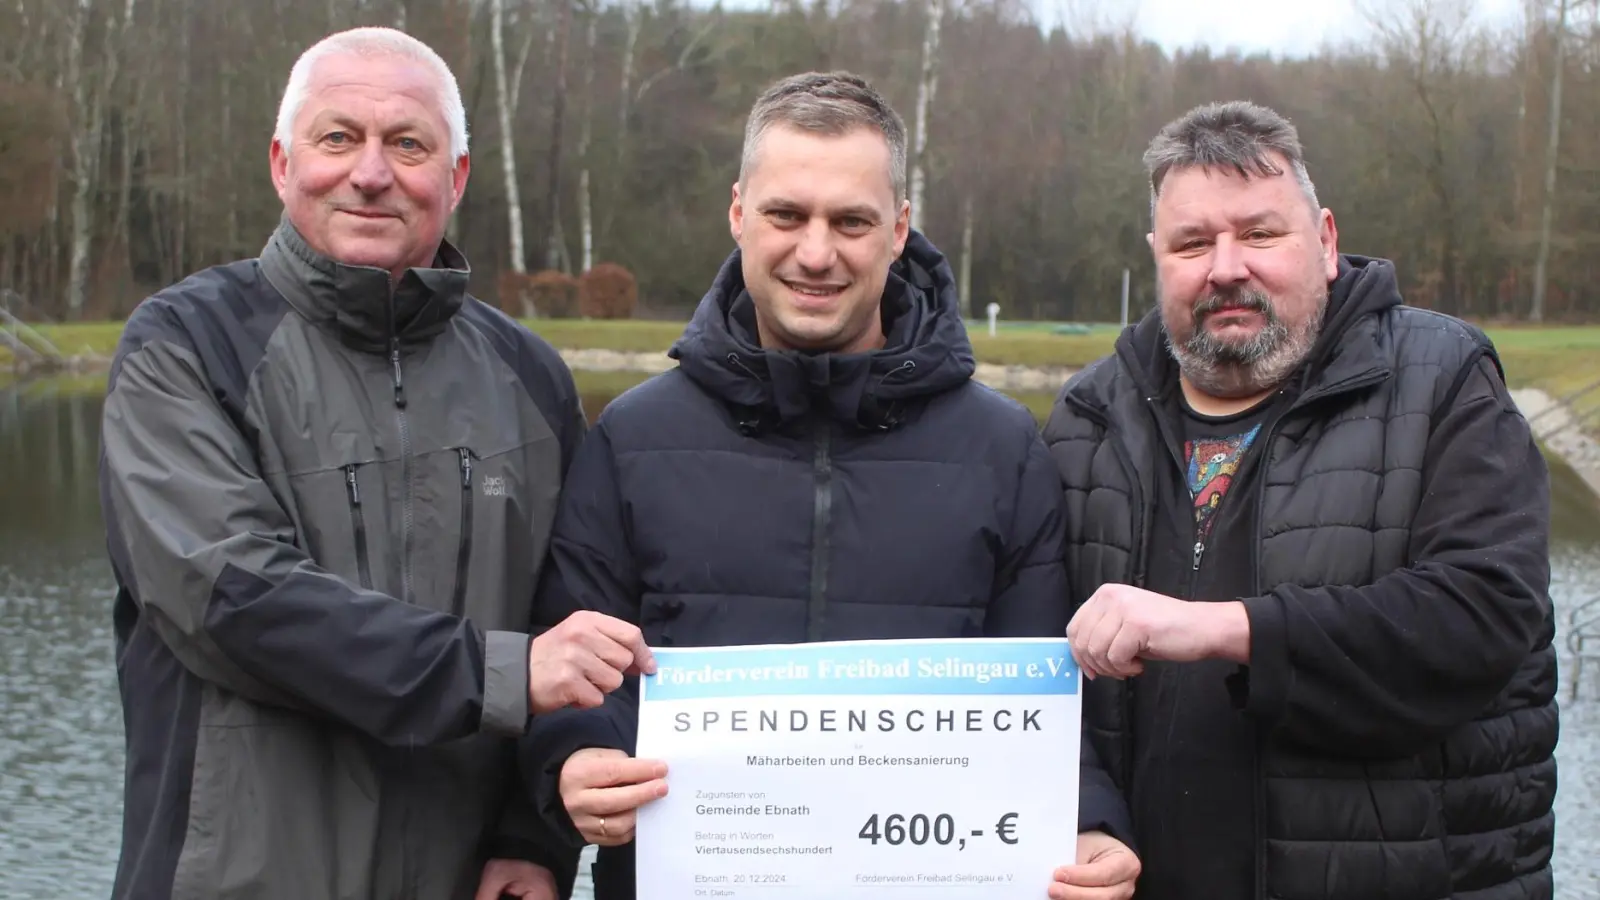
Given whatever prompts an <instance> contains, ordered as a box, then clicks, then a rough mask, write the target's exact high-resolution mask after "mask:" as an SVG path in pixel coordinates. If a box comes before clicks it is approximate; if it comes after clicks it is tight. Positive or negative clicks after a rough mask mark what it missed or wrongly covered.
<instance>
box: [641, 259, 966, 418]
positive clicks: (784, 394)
mask: <svg viewBox="0 0 1600 900" xmlns="http://www.w3.org/2000/svg"><path fill="white" fill-rule="evenodd" d="M740 259H741V257H740V252H739V251H738V250H735V251H734V252H733V253H732V254H730V255H729V256H728V258H727V259H726V260H725V261H724V262H723V264H722V268H721V269H720V270H719V271H718V272H717V277H716V280H715V281H714V282H713V283H712V285H711V289H710V290H709V291H707V292H706V295H705V297H704V298H702V299H701V301H700V305H699V307H698V308H697V309H696V310H695V314H694V317H693V318H692V319H691V320H690V322H689V325H688V327H687V328H685V329H684V332H683V335H682V337H680V338H679V339H678V340H677V341H676V342H675V343H674V344H673V345H672V349H671V350H669V351H668V356H670V357H671V358H673V359H676V360H678V362H679V367H680V368H681V369H682V370H683V372H684V374H685V375H687V376H688V377H689V378H691V379H693V380H694V381H695V383H697V384H698V385H700V387H702V388H703V389H705V390H706V391H708V392H710V393H712V394H713V395H715V396H717V397H720V398H721V399H722V400H724V401H725V402H727V403H729V404H730V405H732V406H734V407H737V408H739V409H740V410H742V411H743V413H744V414H745V415H744V416H743V417H742V418H741V424H742V427H750V428H754V427H760V426H761V425H767V426H771V425H774V424H777V423H780V422H787V421H791V420H793V419H797V418H801V417H803V416H805V415H807V414H809V413H811V412H813V411H816V412H820V413H823V414H826V415H828V416H831V417H832V418H835V419H838V420H840V421H842V422H846V423H850V424H854V425H858V426H861V427H864V428H879V429H888V428H893V427H895V426H897V425H899V424H900V423H901V422H902V421H903V420H904V417H905V415H906V413H907V411H908V409H907V407H908V405H909V403H910V401H913V400H916V399H920V398H926V397H929V396H932V395H934V394H938V393H940V392H943V391H947V390H950V389H951V388H954V387H957V386H959V385H961V384H963V383H965V382H966V381H968V380H969V379H970V378H971V377H972V373H973V372H974V371H975V369H976V363H975V361H974V359H973V354H972V343H971V341H970V340H969V339H968V338H967V330H966V325H965V323H964V322H963V321H962V318H961V302H960V298H959V297H958V296H957V292H956V283H955V277H954V275H953V274H952V273H951V271H950V265H949V263H948V262H947V261H946V260H945V257H944V254H943V253H941V252H940V251H939V250H938V249H937V248H936V247H934V245H933V244H932V242H930V241H929V240H928V239H927V238H926V237H924V236H923V235H922V234H920V233H919V232H917V231H914V230H913V231H912V232H911V234H910V237H909V238H908V239H907V240H906V246H905V250H904V251H903V252H902V253H901V255H900V258H899V259H898V260H896V261H895V262H894V264H893V265H892V266H891V267H890V269H889V278H888V281H887V282H886V283H885V285H884V291H883V300H882V315H883V320H884V336H885V343H884V346H883V347H882V348H881V349H878V350H873V351H870V352H867V353H851V354H845V353H803V352H798V351H791V350H767V349H764V348H762V347H761V345H760V341H759V339H758V337H757V332H756V320H755V304H754V301H752V300H751V298H750V295H749V293H748V292H747V291H746V290H745V285H744V276H743V273H742V270H741V268H740Z"/></svg>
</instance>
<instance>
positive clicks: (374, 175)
mask: <svg viewBox="0 0 1600 900" xmlns="http://www.w3.org/2000/svg"><path fill="white" fill-rule="evenodd" d="M383 151H384V147H383V142H382V141H367V142H366V144H364V145H363V146H362V148H361V155H360V156H359V157H358V158H357V159H356V165H355V168H354V169H351V170H350V184H351V185H352V186H353V187H354V188H355V189H356V190H358V191H360V192H361V193H362V194H364V195H366V196H369V197H370V196H374V195H377V194H381V193H383V192H384V191H386V190H388V189H389V187H390V185H392V184H394V167H393V165H391V164H390V162H389V157H388V155H387V154H385V153H384V152H383Z"/></svg>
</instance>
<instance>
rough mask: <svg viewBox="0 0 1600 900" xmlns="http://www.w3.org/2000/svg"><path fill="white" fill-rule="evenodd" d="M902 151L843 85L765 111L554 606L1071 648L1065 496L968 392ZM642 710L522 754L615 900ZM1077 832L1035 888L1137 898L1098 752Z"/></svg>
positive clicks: (602, 468) (796, 83)
mask: <svg viewBox="0 0 1600 900" xmlns="http://www.w3.org/2000/svg"><path fill="white" fill-rule="evenodd" d="M905 143H906V142H905V127H904V125H903V123H902V122H901V120H900V118H899V116H898V115H897V114H896V113H895V112H894V111H893V110H892V109H891V108H890V107H889V106H888V104H887V103H885V102H884V101H883V99H882V98H881V97H880V96H878V94H877V93H876V92H875V91H873V90H872V88H871V87H870V86H869V85H867V84H866V83H865V82H864V81H862V80H861V79H859V78H856V77H854V76H851V75H848V74H844V73H833V74H816V73H810V74H805V75H799V76H795V77H792V78H789V79H786V80H784V81H782V82H779V83H778V84H776V85H774V86H773V87H772V88H770V89H769V90H768V91H767V92H766V93H765V94H764V95H763V96H762V97H761V98H760V100H759V101H758V102H757V103H756V105H755V107H754V109H753V110H752V112H751V114H750V119H749V123H748V126H747V130H746V134H745V150H744V157H743V160H742V165H741V170H740V177H739V181H738V183H737V184H736V185H735V186H734V188H733V201H732V205H731V207H730V210H729V224H730V228H731V231H732V234H733V237H734V239H735V240H736V241H737V242H738V245H739V248H738V250H737V251H736V252H734V253H733V254H732V256H731V257H730V258H729V259H728V260H727V262H726V263H725V264H724V265H723V267H722V269H721V271H720V272H719V273H718V275H717V277H716V280H715V282H714V283H713V284H712V286H711V289H710V291H709V292H708V293H707V294H706V296H705V298H704V300H703V301H702V302H701V304H700V307H699V309H698V310H697V311H696V313H695V316H694V319H693V321H692V322H691V323H690V324H689V326H688V328H687V330H686V331H685V332H684V334H683V337H682V338H681V339H680V340H679V341H678V342H677V343H676V344H675V345H674V347H673V348H672V351H671V355H672V356H673V357H674V358H675V359H677V360H678V363H679V365H678V367H677V368H676V369H675V370H672V371H669V372H667V373H664V374H662V375H660V376H657V377H655V378H653V379H651V380H649V381H647V382H645V383H644V384H642V385H640V386H639V387H637V388H634V389H633V390H631V391H629V392H627V393H625V394H624V395H622V396H621V397H619V398H617V399H616V400H615V401H614V402H613V403H612V404H611V405H610V406H609V407H607V409H606V410H605V411H604V413H603V414H602V415H601V416H600V417H599V420H598V421H597V422H596V424H595V426H594V428H593V430H592V431H591V432H590V436H589V437H588V438H587V439H586V440H585V442H584V444H583V446H582V447H581V448H580V450H579V452H578V454H577V456H576V458H575V459H574V461H573V465H572V469H571V472H570V475H569V478H568V481H567V484H566V487H565V489H564V490H563V493H562V505H561V509H560V511H559V513H558V515H557V520H556V525H555V531H554V535H553V537H552V541H551V564H550V566H549V567H548V569H547V571H548V575H549V577H548V578H547V581H546V586H545V587H544V588H543V590H542V591H541V597H540V602H541V603H545V604H552V605H553V606H554V608H555V610H556V612H557V613H559V612H560V611H561V610H563V609H593V610H600V611H603V612H608V613H611V614H614V615H615V616H617V617H619V618H622V619H624V620H626V621H629V622H633V623H637V624H638V625H639V626H640V627H641V628H642V629H643V631H644V633H645V635H646V638H647V640H648V642H649V643H650V644H652V645H654V646H674V645H676V646H709V645H729V644H757V643H799V642H809V641H826V640H850V639H887V638H960V637H983V636H1041V637H1059V636H1063V635H1064V634H1065V629H1066V626H1067V623H1068V621H1069V620H1070V618H1071V612H1072V610H1071V609H1070V607H1069V606H1068V602H1067V600H1066V597H1067V594H1068V585H1067V578H1066V571H1065V565H1064V563H1063V556H1064V550H1065V534H1066V528H1065V522H1064V517H1063V509H1064V501H1063V495H1062V491H1061V486H1060V481H1059V478H1058V476H1057V473H1056V471H1055V468H1054V466H1053V465H1052V463H1051V460H1050V456H1049V454H1048V452H1047V451H1046V449H1045V446H1044V443H1043V441H1042V439H1041V438H1040V436H1039V433H1038V428H1037V426H1036V424H1035V422H1034V420H1033V418H1032V416H1031V415H1030V414H1029V412H1028V411H1027V410H1026V409H1025V408H1024V407H1023V406H1021V405H1020V404H1018V403H1017V402H1015V401H1013V400H1011V399H1009V398H1007V397H1004V396H1002V395H1000V394H998V393H996V392H994V391H992V390H990V389H988V388H986V387H984V386H982V385H980V384H978V383H977V382H975V381H973V380H972V374H973V370H974V362H973V355H972V348H971V345H970V343H969V341H968V339H967V335H966V332H965V329H964V326H963V324H962V319H961V304H960V298H959V297H958V296H957V293H956V290H955V283H954V278H953V277H952V275H951V272H950V267H949V265H948V264H947V263H946V261H945V259H944V257H943V256H942V255H941V254H940V253H939V251H938V250H937V249H935V248H934V246H933V245H932V244H931V243H930V242H929V241H928V240H927V239H926V238H925V237H923V236H922V235H920V234H918V233H916V232H914V231H912V230H911V228H910V226H909V211H910V205H909V203H908V202H907V201H906V186H905ZM547 609H549V608H548V607H547ZM619 680H620V679H619ZM636 691H637V685H636V683H633V684H629V685H628V686H627V687H625V688H624V689H623V690H621V691H618V692H615V693H616V695H617V696H616V698H615V700H614V702H608V704H607V705H606V706H605V707H604V708H603V709H600V710H581V711H580V710H573V711H570V712H566V713H559V714H556V715H553V716H550V717H548V718H546V717H541V718H539V719H536V720H535V721H534V723H533V726H532V730H531V731H530V733H529V735H528V737H527V738H526V739H525V741H524V749H523V766H524V775H525V778H526V780H527V781H528V782H529V783H530V784H531V785H532V790H533V791H534V792H535V795H536V797H535V800H536V804H537V806H538V807H539V809H540V810H541V812H542V813H543V814H544V815H546V816H547V817H549V819H550V820H551V824H553V825H554V826H555V828H556V830H558V831H560V832H561V833H563V834H565V835H567V836H568V838H569V840H570V841H571V842H572V846H573V848H574V852H576V849H577V848H578V847H581V846H582V845H583V844H584V843H594V844H598V845H601V847H602V848H604V849H602V850H601V852H600V856H599V861H598V862H597V864H596V866H595V868H594V876H595V892H596V896H597V898H598V900H628V898H632V897H633V896H634V874H633V873H634V869H633V856H632V840H633V827H634V814H635V810H636V809H637V808H638V807H639V806H641V805H642V804H644V803H646V802H649V801H650V800H652V799H655V798H657V797H660V796H661V795H662V794H663V793H664V791H665V788H666V782H665V778H664V777H663V775H664V766H663V765H662V764H660V763H659V762H656V761H651V760H640V759H632V758H630V753H631V752H632V751H633V749H634V747H635V743H636V737H637V732H636V729H637V712H636V709H637V707H636V705H635V704H634V701H633V700H632V699H630V698H632V697H636V696H637V693H636ZM1079 830H1080V832H1081V833H1080V837H1079V842H1078V847H1077V848H1076V856H1077V859H1076V861H1074V860H1071V859H1067V858H1066V857H1068V856H1069V855H1070V854H1073V853H1074V850H1073V848H1066V847H1063V848H1062V856H1063V862H1066V863H1072V864H1070V865H1065V866H1063V867H1061V868H1059V869H1057V870H1056V871H1055V872H1053V873H1045V872H1041V873H1039V879H1040V887H1041V889H1043V888H1045V887H1046V885H1048V889H1049V893H1048V896H1050V897H1053V898H1056V900H1072V898H1082V900H1089V898H1126V897H1129V896H1131V895H1132V891H1133V884H1134V879H1135V878H1136V876H1137V875H1138V872H1139V861H1138V859H1137V857H1136V856H1135V855H1134V853H1133V852H1132V850H1130V849H1129V847H1128V845H1127V844H1126V843H1125V840H1123V839H1119V838H1125V836H1126V835H1127V834H1128V830H1129V829H1128V823H1127V819H1126V813H1125V809H1124V803H1123V801H1122V799H1121V797H1120V795H1119V794H1118V793H1117V792H1116V791H1115V789H1114V788H1113V787H1112V784H1111V782H1110V779H1109V777H1108V776H1107V775H1106V774H1105V773H1104V772H1103V771H1102V770H1101V769H1100V767H1099V763H1098V761H1097V760H1096V758H1095V757H1094V753H1093V750H1092V749H1091V748H1089V747H1088V746H1087V744H1085V745H1084V747H1083V758H1082V788H1081V802H1080V815H1079ZM1041 893H1043V890H1041Z"/></svg>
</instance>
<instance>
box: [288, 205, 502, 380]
mask: <svg viewBox="0 0 1600 900" xmlns="http://www.w3.org/2000/svg"><path fill="white" fill-rule="evenodd" d="M261 271H262V274H263V275H265V276H266V279H267V281H268V282H270V283H271V284H272V286H273V287H274V288H276V289H277V291H278V293H280V294H282V295H283V297H284V299H285V300H287V301H288V302H289V305H290V306H292V307H294V309H295V311H296V312H298V313H300V315H302V316H304V317H305V318H307V319H308V320H310V321H312V322H316V323H318V324H321V325H325V326H328V327H331V328H333V329H334V331H336V332H337V333H338V334H339V337H340V338H341V339H342V340H343V341H344V342H345V343H346V344H348V345H350V346H351V347H354V348H356V349H358V350H366V351H370V352H375V353H377V352H384V351H386V350H388V349H389V348H390V345H391V343H392V342H395V341H398V342H399V343H401V344H414V343H420V342H423V341H426V340H429V339H430V338H433V337H435V336H436V335H438V334H439V333H440V332H442V331H443V330H444V329H445V326H446V325H447V324H449V322H450V317H451V316H454V315H455V314H456V311H457V310H459V309H461V304H462V303H463V302H465V300H466V295H467V279H468V277H469V276H470V274H471V268H470V267H469V266H468V265H467V258H466V257H465V256H463V255H462V253H461V251H460V250H457V249H456V248H455V246H453V245H452V244H451V243H450V242H449V241H440V243H439V252H438V253H437V254H436V255H435V256H434V263H433V266H431V267H428V268H420V267H418V268H411V269H408V270H406V274H405V275H404V276H403V277H402V278H401V279H400V283H399V285H397V286H395V288H394V290H393V292H392V296H391V291H390V278H389V273H388V272H387V271H385V270H383V269H379V268H376V267H374V266H352V265H346V264H344V263H341V262H338V261H336V260H333V259H331V258H329V257H327V256H324V255H322V254H321V253H318V252H317V251H315V250H313V249H311V245H310V244H308V243H306V239H305V237H304V236H302V235H301V234H300V232H299V230H298V229H296V228H295V227H294V225H293V224H291V223H290V222H289V219H288V216H284V217H282V218H281V220H280V221H279V223H278V227H277V230H275V231H274V232H273V233H272V237H270V238H269V239H268V240H267V245H266V247H265V248H263V249H262V251H261Z"/></svg>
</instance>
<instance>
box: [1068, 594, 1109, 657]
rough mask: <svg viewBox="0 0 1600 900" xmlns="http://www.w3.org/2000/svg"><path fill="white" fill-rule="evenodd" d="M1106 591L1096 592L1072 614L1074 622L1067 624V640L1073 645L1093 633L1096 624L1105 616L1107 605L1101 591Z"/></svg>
mask: <svg viewBox="0 0 1600 900" xmlns="http://www.w3.org/2000/svg"><path fill="white" fill-rule="evenodd" d="M1104 590H1105V589H1104V588H1101V589H1100V590H1097V591H1095V592H1094V593H1093V594H1091V595H1090V596H1089V599H1088V600H1085V601H1084V602H1083V605H1082V606H1080V607H1078V610H1077V612H1075V613H1073V614H1072V620H1071V621H1070V622H1068V623H1067V640H1069V641H1071V642H1072V643H1073V644H1078V643H1080V641H1079V638H1081V637H1083V635H1085V634H1088V633H1089V632H1090V631H1092V630H1093V629H1094V625H1095V622H1097V621H1099V619H1100V617H1101V616H1103V615H1105V610H1106V605H1105V602H1104V597H1103V596H1102V595H1101V591H1104Z"/></svg>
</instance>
